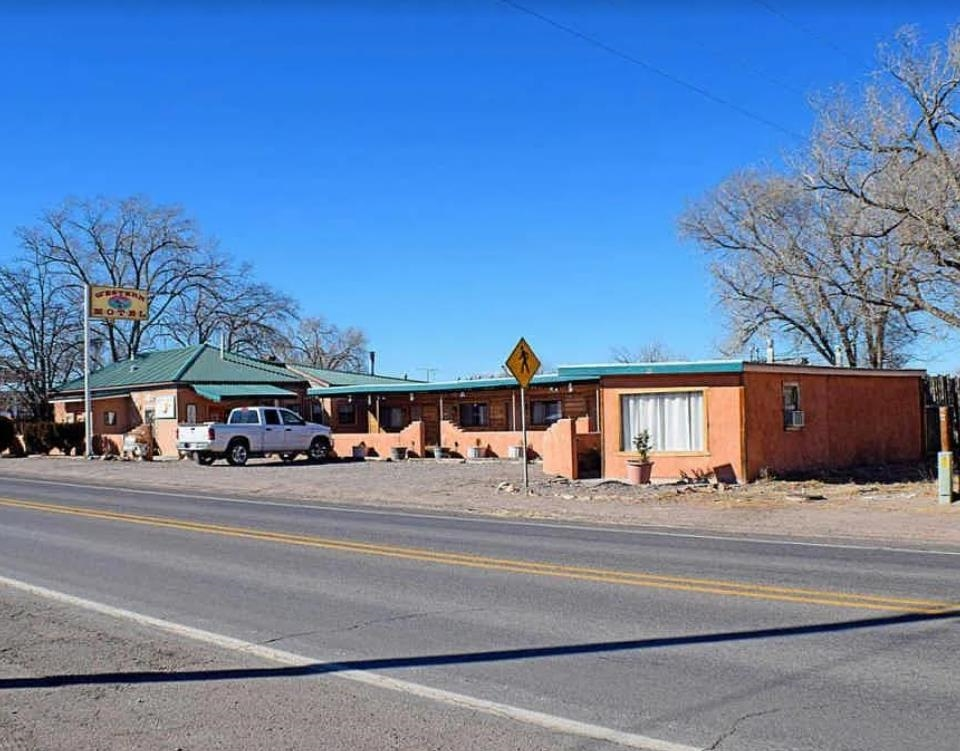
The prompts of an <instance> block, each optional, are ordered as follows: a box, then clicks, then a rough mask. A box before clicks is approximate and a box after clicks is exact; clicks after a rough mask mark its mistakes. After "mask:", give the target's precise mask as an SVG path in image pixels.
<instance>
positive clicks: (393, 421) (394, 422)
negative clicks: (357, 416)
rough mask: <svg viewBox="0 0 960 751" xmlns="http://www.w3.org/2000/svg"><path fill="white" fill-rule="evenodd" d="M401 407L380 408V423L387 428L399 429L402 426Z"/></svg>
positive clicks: (402, 415)
mask: <svg viewBox="0 0 960 751" xmlns="http://www.w3.org/2000/svg"><path fill="white" fill-rule="evenodd" d="M404 424H405V422H404V414H403V407H383V408H381V410H380V425H381V426H382V427H384V428H387V429H388V430H390V429H393V430H399V429H400V428H402V427H403V426H404Z"/></svg>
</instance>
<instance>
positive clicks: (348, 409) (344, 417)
mask: <svg viewBox="0 0 960 751" xmlns="http://www.w3.org/2000/svg"><path fill="white" fill-rule="evenodd" d="M356 423H357V407H356V405H355V404H354V403H353V402H340V404H338V405H337V424H338V425H356Z"/></svg>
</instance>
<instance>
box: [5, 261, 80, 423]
mask: <svg viewBox="0 0 960 751" xmlns="http://www.w3.org/2000/svg"><path fill="white" fill-rule="evenodd" d="M81 340H82V332H81V322H80V317H79V316H78V315H77V313H76V310H75V309H74V308H72V307H71V306H70V305H69V304H68V303H67V302H66V301H65V300H64V299H63V297H62V296H61V295H60V289H59V287H58V285H57V282H56V280H55V279H54V278H53V277H52V275H51V274H50V273H49V271H48V269H47V268H46V267H45V266H44V265H43V264H40V263H37V262H36V259H35V258H24V259H21V260H20V261H19V262H17V263H15V264H13V265H10V266H4V267H0V367H3V369H4V370H5V371H6V372H7V373H8V374H10V375H11V377H12V379H13V380H14V382H15V384H16V387H17V388H18V389H19V390H20V391H21V392H22V393H23V395H24V396H25V398H26V401H27V403H28V405H29V406H30V408H31V411H32V412H33V414H34V415H35V416H37V417H43V418H46V419H49V418H50V417H51V414H50V405H49V398H50V394H51V392H52V391H53V390H54V388H55V387H56V386H58V385H59V384H60V383H62V382H63V381H65V380H67V379H68V378H70V377H73V376H76V375H78V374H79V373H80V372H81V367H82V364H81V363H82V347H81V344H80V343H81Z"/></svg>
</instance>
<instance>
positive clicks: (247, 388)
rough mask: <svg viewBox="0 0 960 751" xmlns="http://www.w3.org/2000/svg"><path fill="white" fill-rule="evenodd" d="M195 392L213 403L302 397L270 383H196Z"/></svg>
mask: <svg viewBox="0 0 960 751" xmlns="http://www.w3.org/2000/svg"><path fill="white" fill-rule="evenodd" d="M193 390H194V391H196V392H197V395H199V396H202V397H203V398H204V399H209V400H210V401H212V402H220V401H223V400H224V399H255V398H262V399H298V398H299V396H300V395H299V394H297V392H295V391H289V390H288V389H282V388H280V387H279V386H273V385H271V384H268V383H202V384H201V383H195V384H193Z"/></svg>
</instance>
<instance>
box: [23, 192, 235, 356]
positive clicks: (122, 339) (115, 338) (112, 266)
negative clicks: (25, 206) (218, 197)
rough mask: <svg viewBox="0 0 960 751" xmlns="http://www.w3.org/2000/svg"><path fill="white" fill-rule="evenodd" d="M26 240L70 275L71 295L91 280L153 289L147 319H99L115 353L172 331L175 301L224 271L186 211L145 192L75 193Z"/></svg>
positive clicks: (66, 281) (49, 264) (60, 273)
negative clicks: (115, 196) (86, 196)
mask: <svg viewBox="0 0 960 751" xmlns="http://www.w3.org/2000/svg"><path fill="white" fill-rule="evenodd" d="M18 234H19V236H20V240H21V244H22V245H23V247H24V248H25V249H27V250H28V252H29V253H30V254H31V255H32V256H33V257H35V258H36V259H37V263H38V264H40V265H43V266H45V267H46V272H45V273H49V274H51V275H54V276H57V277H59V278H60V279H61V280H62V288H63V292H64V294H65V295H72V298H73V299H74V300H75V301H80V300H81V299H82V294H81V292H80V290H81V289H82V286H83V285H84V284H103V285H115V286H123V287H136V288H138V289H145V290H147V291H148V292H149V293H150V318H149V319H148V320H146V321H137V320H134V321H116V322H114V321H103V322H97V323H96V324H95V329H97V330H98V335H99V336H101V337H102V338H103V340H104V341H105V342H106V344H107V347H108V349H109V352H110V357H111V359H112V360H119V359H124V358H126V357H129V356H132V355H135V354H136V353H137V352H139V351H140V350H141V348H142V347H144V346H145V345H150V344H152V343H153V342H154V341H155V340H156V339H157V337H159V336H162V335H164V334H166V333H167V329H168V328H169V326H170V323H171V318H172V316H173V307H174V304H175V302H176V301H177V300H178V299H179V298H180V297H181V296H182V295H186V294H189V293H190V292H191V291H193V290H195V289H197V288H199V287H202V286H204V285H206V284H209V283H210V282H211V281H212V280H213V279H215V278H216V276H217V275H218V273H219V267H218V261H219V259H218V258H217V257H216V256H211V255H210V254H209V253H207V252H205V247H204V246H205V243H206V241H205V240H204V238H203V237H202V236H201V235H200V233H199V231H198V229H197V227H196V225H195V223H194V222H193V220H191V219H189V218H188V217H186V216H185V215H184V213H183V210H182V209H180V208H178V207H172V206H155V205H153V204H151V203H150V202H149V201H148V200H147V199H144V198H128V199H124V200H121V201H108V200H105V199H97V200H92V201H81V200H68V201H66V202H65V203H64V204H63V205H62V206H61V207H59V208H58V209H55V210H53V211H48V212H46V213H44V214H43V215H42V217H41V220H40V222H39V223H38V224H37V225H35V226H33V227H26V228H21V229H20V230H19V231H18Z"/></svg>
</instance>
